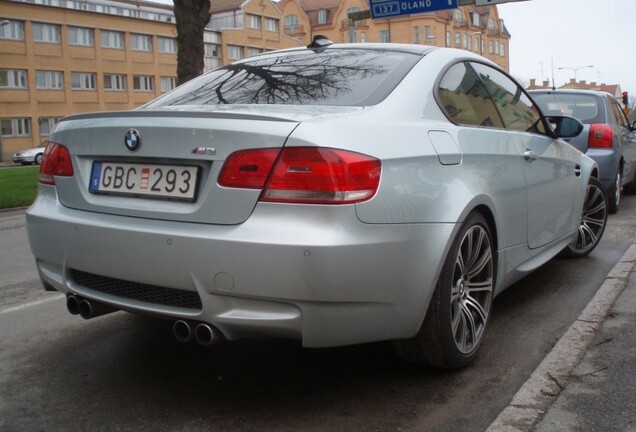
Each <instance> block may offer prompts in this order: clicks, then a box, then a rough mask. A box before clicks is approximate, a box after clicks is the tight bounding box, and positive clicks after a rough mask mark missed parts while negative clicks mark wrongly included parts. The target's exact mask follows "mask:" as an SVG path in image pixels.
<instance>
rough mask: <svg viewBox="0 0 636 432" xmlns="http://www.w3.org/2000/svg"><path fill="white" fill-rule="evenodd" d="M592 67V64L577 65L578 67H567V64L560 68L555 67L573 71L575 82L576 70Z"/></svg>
mask: <svg viewBox="0 0 636 432" xmlns="http://www.w3.org/2000/svg"><path fill="white" fill-rule="evenodd" d="M593 67H594V65H587V66H579V67H567V66H564V67H560V68H557V69H558V70H563V69H568V70H572V71H574V82H575V83H576V72H577V71H578V70H579V69H585V68H593Z"/></svg>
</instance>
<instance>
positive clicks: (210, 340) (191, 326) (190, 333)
mask: <svg viewBox="0 0 636 432" xmlns="http://www.w3.org/2000/svg"><path fill="white" fill-rule="evenodd" d="M172 332H173V334H174V337H175V339H177V340H178V341H179V342H190V341H191V340H193V339H194V340H196V341H197V343H198V344H199V345H202V346H210V345H213V344H215V343H217V342H220V341H221V340H223V335H222V333H221V332H220V331H219V329H217V328H216V327H214V326H213V325H210V324H207V323H199V324H195V323H189V322H188V321H185V320H178V321H175V323H174V324H173V326H172Z"/></svg>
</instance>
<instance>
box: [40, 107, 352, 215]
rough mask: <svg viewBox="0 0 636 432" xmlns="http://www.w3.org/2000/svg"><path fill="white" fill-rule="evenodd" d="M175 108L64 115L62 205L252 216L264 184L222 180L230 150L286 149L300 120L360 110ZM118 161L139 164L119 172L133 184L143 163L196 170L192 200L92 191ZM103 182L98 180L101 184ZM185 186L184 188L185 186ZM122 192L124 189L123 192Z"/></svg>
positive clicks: (59, 133) (58, 138)
mask: <svg viewBox="0 0 636 432" xmlns="http://www.w3.org/2000/svg"><path fill="white" fill-rule="evenodd" d="M176 108H178V109H175V107H170V108H167V109H161V110H154V111H148V110H143V109H140V110H139V109H138V110H132V111H124V112H108V113H96V114H80V115H75V116H70V117H67V118H65V119H64V120H62V121H61V122H60V123H59V124H58V126H57V127H56V129H55V131H54V132H53V133H52V135H51V137H50V141H52V142H55V143H58V144H62V145H64V146H66V147H67V148H68V150H69V151H70V154H71V158H72V161H73V167H74V175H73V176H72V177H56V178H55V183H56V189H57V193H58V199H59V201H60V202H61V204H62V205H64V206H66V207H69V208H73V209H79V210H85V211H92V212H99V213H108V214H114V215H122V216H133V217H141V218H149V219H162V220H173V221H182V222H196V223H211V224H239V223H242V222H244V221H245V220H246V219H247V218H248V217H249V216H250V215H251V213H252V211H253V209H254V206H255V205H256V203H257V202H258V198H259V196H260V192H261V190H255V189H237V188H223V187H220V186H219V185H218V183H217V177H218V174H219V171H220V169H221V167H222V165H223V162H224V161H225V159H226V158H227V157H228V155H230V154H231V153H233V152H235V151H238V150H243V149H257V148H282V147H283V146H284V144H285V142H286V140H287V138H288V137H289V135H290V134H291V133H292V131H293V130H294V129H295V128H296V126H297V125H298V123H299V122H300V121H310V120H315V119H317V118H320V117H325V116H326V117H329V116H334V115H336V116H338V115H342V114H343V113H344V112H351V111H356V110H359V108H339V107H338V108H336V107H298V106H295V107H272V106H261V107H253V106H251V107H246V106H234V107H230V106H224V107H221V108H220V109H219V108H218V107H217V109H208V110H206V109H205V108H203V109H198V110H196V111H195V110H193V107H176ZM197 108H201V107H197ZM133 130H134V131H136V133H137V134H138V138H132V136H133V134H131V133H130V131H133ZM127 140H128V141H129V143H130V142H131V140H134V141H137V140H139V142H140V146H139V148H138V149H137V150H135V151H131V150H130V149H129V148H127V146H126V141H127ZM96 165H99V168H100V169H97V168H96V167H95V166H96ZM117 166H120V167H124V168H125V169H126V170H128V169H129V168H131V169H132V170H134V174H135V175H131V176H130V177H129V178H128V179H127V180H126V177H122V178H121V179H120V180H121V181H122V182H125V181H129V182H130V184H131V185H135V184H137V185H139V184H140V183H139V182H138V181H139V178H138V177H136V173H137V172H141V171H142V168H146V169H148V168H149V169H150V170H155V169H159V171H157V173H158V174H161V175H163V176H166V175H167V174H171V173H169V171H170V168H171V167H172V168H175V169H176V172H177V173H179V174H182V175H183V176H184V178H185V176H186V175H188V176H189V175H190V174H188V173H183V172H181V169H182V168H183V167H187V169H188V170H189V171H190V173H192V174H193V178H192V180H196V181H195V182H194V183H192V182H191V181H190V179H188V183H187V186H188V188H189V186H190V185H192V186H193V187H196V189H195V191H194V196H193V197H192V198H191V199H190V200H183V199H180V198H175V197H165V196H164V197H158V196H144V195H142V194H141V193H134V194H131V193H130V191H126V190H124V189H125V188H122V189H120V190H117V191H116V192H114V191H112V190H110V191H109V190H99V189H96V190H92V191H91V189H94V185H93V187H89V185H91V184H92V183H98V182H99V180H98V177H99V174H100V172H101V171H108V170H109V169H111V168H113V169H112V170H111V171H110V172H114V168H115V167H117ZM193 168H194V169H193ZM161 171H163V173H162V172H161ZM131 172H132V171H131ZM96 176H97V177H96ZM174 177H178V174H175V175H174V176H172V178H174ZM164 178H166V177H164ZM122 179H123V180H122ZM135 179H137V180H135ZM153 182H154V180H153V179H152V177H151V183H150V184H149V185H147V186H148V187H152V186H153ZM104 183H105V181H104ZM157 184H159V183H157ZM102 186H103V185H101V184H100V186H99V187H100V188H101V187H102ZM172 186H174V185H172ZM180 187H181V184H180V183H177V184H176V188H177V189H178V188H180ZM183 188H184V189H186V187H185V186H183ZM102 189H103V188H102ZM173 189H174V188H173ZM121 192H126V193H127V194H126V195H122V194H121ZM133 192H134V190H133ZM144 193H146V192H144Z"/></svg>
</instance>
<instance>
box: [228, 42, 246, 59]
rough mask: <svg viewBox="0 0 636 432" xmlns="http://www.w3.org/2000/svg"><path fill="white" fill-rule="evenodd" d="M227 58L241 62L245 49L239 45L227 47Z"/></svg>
mask: <svg viewBox="0 0 636 432" xmlns="http://www.w3.org/2000/svg"><path fill="white" fill-rule="evenodd" d="M227 57H228V59H230V60H240V59H242V58H243V47H242V46H238V45H228V46H227Z"/></svg>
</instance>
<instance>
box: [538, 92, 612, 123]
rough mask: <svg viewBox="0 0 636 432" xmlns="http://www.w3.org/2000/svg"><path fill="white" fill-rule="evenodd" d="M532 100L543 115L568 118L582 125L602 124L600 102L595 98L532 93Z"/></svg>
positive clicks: (602, 115)
mask: <svg viewBox="0 0 636 432" xmlns="http://www.w3.org/2000/svg"><path fill="white" fill-rule="evenodd" d="M532 99H534V101H535V102H536V103H537V105H539V108H541V111H543V114H545V115H548V116H551V115H555V116H563V115H565V116H569V117H574V118H577V119H579V120H581V122H582V123H586V124H592V123H604V122H605V113H604V112H603V110H602V109H601V103H602V100H601V99H600V98H598V97H596V96H592V95H584V94H564V93H532Z"/></svg>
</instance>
